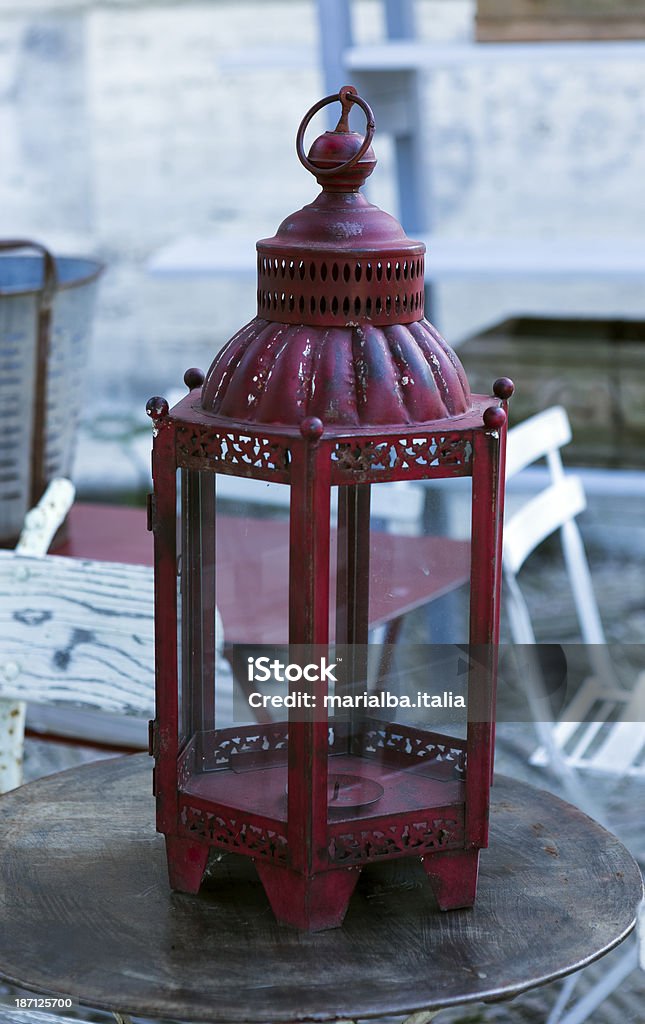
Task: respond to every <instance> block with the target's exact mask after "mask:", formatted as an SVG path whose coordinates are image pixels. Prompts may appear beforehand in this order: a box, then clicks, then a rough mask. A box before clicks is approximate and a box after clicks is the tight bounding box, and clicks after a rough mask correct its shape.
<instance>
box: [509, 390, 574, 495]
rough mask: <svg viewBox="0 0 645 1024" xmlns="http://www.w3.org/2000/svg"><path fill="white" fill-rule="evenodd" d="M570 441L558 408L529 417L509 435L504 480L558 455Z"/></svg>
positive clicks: (555, 406)
mask: <svg viewBox="0 0 645 1024" xmlns="http://www.w3.org/2000/svg"><path fill="white" fill-rule="evenodd" d="M570 440H571V426H570V424H569V419H568V417H567V414H566V412H565V411H564V409H563V408H562V406H561V405H554V406H553V407H552V408H551V409H545V410H544V412H540V413H538V414H537V415H536V416H531V418H530V419H528V420H525V421H524V422H523V423H519V424H518V425H517V426H516V427H513V429H512V430H510V431H509V433H508V446H507V449H506V479H507V480H510V478H511V477H513V476H515V475H516V474H517V473H520V472H521V471H522V470H523V469H526V467H527V466H530V465H531V463H533V462H537V461H538V459H541V458H544V457H545V456H546V455H548V454H549V453H550V452H557V451H558V450H559V449H560V448H562V447H563V446H564V445H565V444H568V443H569V441H570Z"/></svg>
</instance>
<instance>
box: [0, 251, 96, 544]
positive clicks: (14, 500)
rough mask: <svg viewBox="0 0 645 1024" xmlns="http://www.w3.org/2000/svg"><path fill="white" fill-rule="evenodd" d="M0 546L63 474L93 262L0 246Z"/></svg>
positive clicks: (84, 348)
mask: <svg viewBox="0 0 645 1024" xmlns="http://www.w3.org/2000/svg"><path fill="white" fill-rule="evenodd" d="M20 249H32V250H35V251H36V253H37V255H26V254H24V253H14V254H13V255H0V544H1V545H5V546H6V545H9V544H12V543H13V542H15V540H16V539H17V537H18V535H19V533H20V530H21V528H22V522H23V519H24V517H25V514H26V512H27V511H28V509H29V508H30V507H31V506H32V505H34V504H36V502H37V501H38V500H39V499H40V497H41V495H42V493H43V491H44V490H45V487H46V486H47V484H48V483H49V481H50V480H52V479H53V478H54V477H56V476H69V475H70V472H71V468H72V460H73V457H74V447H75V442H76V433H77V427H78V420H79V415H80V410H81V396H82V393H83V385H84V383H85V381H84V371H85V365H86V362H87V352H88V347H89V338H90V327H91V322H92V315H93V311H94V300H95V297H96V285H97V280H98V277H99V275H100V273H101V271H102V270H103V266H102V264H101V263H98V262H97V261H96V260H91V259H86V258H84V257H79V258H76V257H71V256H57V257H54V256H53V255H52V254H51V252H49V250H48V249H46V248H45V246H43V245H40V244H39V243H37V242H30V241H24V240H21V239H17V240H11V241H0V252H8V251H10V250H20Z"/></svg>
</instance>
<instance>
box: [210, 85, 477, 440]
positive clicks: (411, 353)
mask: <svg viewBox="0 0 645 1024" xmlns="http://www.w3.org/2000/svg"><path fill="white" fill-rule="evenodd" d="M334 99H339V100H340V102H341V105H342V110H343V112H342V115H341V118H340V120H339V122H338V125H337V127H336V129H335V130H334V131H333V132H325V134H324V135H323V136H321V137H320V138H319V139H317V140H316V141H315V142H314V143H313V145H312V147H311V149H310V151H309V155H308V156H305V155H304V149H303V141H304V131H305V128H306V126H307V124H308V122H309V120H310V117H311V115H312V113H314V112H315V111H316V110H318V109H319V108H320V107H321V106H323V105H324V104H326V103H328V102H329V101H330V100H334ZM354 103H357V104H359V106H361V107H362V109H363V111H364V113H365V114H366V117H367V133H366V135H365V138H363V137H362V136H359V135H357V134H356V133H354V132H351V131H350V130H349V113H350V110H351V107H352V104H354ZM373 130H374V122H373V116H372V113H371V110H370V108H369V106H368V105H367V104H366V103H365V101H364V100H362V99H361V98H360V97H359V96H357V95H356V91H355V90H354V89H353V88H352V87H351V86H346V87H344V88H343V89H341V90H340V93H339V94H338V96H336V97H333V96H332V97H326V98H325V99H324V100H321V101H320V102H319V103H318V104H316V105H315V107H313V108H312V110H311V111H310V112H309V113H308V114H307V115H305V118H304V119H303V122H302V124H301V125H300V128H299V130H298V138H297V147H296V148H297V151H298V156H299V158H300V160H301V162H302V163H303V164H304V166H305V167H307V169H308V170H309V171H311V172H312V174H314V175H315V176H316V177H317V179H318V181H319V183H320V184H321V185H322V187H323V191H322V192H321V194H320V195H319V196H318V197H317V199H316V200H315V201H314V202H313V203H311V204H310V205H308V206H305V207H304V209H302V210H300V211H298V212H296V213H294V214H291V215H290V216H289V217H287V218H286V219H285V220H284V221H283V222H282V224H281V225H280V228H279V229H278V231H277V233H276V235H275V236H273V237H272V238H265V239H262V240H261V241H259V242H258V245H257V250H258V315H257V317H256V318H255V319H254V320H252V321H251V322H250V323H249V324H247V325H246V327H243V328H242V329H241V330H240V331H239V332H238V333H237V334H236V335H235V336H234V337H233V338H232V339H231V341H230V342H229V343H228V345H226V347H225V348H224V349H223V350H222V352H221V353H220V354H219V355H218V356H217V357H216V359H215V361H214V362H213V364H212V366H211V368H210V370H209V371H208V374H207V377H206V380H205V382H204V386H203V389H202V408H203V410H204V411H205V412H207V413H211V414H214V415H217V416H218V417H224V418H228V419H231V420H235V421H238V422H248V423H263V424H282V425H285V426H290V427H291V426H292V427H299V426H300V424H301V423H302V421H303V420H304V419H305V418H307V417H316V418H318V419H319V420H321V421H322V423H323V424H324V425H325V426H346V427H361V428H364V427H370V426H394V427H396V426H403V425H409V424H415V423H416V424H421V423H428V422H433V421H437V420H442V419H449V418H451V417H455V416H461V415H463V414H464V413H466V412H467V411H468V410H469V408H470V406H471V397H470V388H469V387H468V381H467V380H466V376H465V374H464V371H463V369H462V367H461V364H460V362H459V360H458V359H457V357H456V356H455V354H454V352H453V351H452V349H450V348H449V346H448V345H447V344H446V342H445V341H444V340H443V338H441V336H440V335H439V334H438V333H437V331H436V330H435V328H434V327H433V326H432V325H431V324H430V323H428V321H427V320H425V319H424V317H423V303H424V268H423V256H424V252H425V246H424V245H423V243H422V242H415V241H413V240H412V239H410V238H408V237H407V236H406V234H405V232H404V231H403V228H402V227H401V225H400V224H399V223H398V221H397V220H395V218H393V217H391V216H390V215H389V214H387V213H384V212H383V211H382V210H379V209H378V208H377V207H375V206H372V205H371V204H370V203H368V202H367V200H366V199H365V198H364V196H362V195H361V194H360V192H359V189H360V187H361V185H362V184H363V182H364V181H365V179H366V178H367V177H368V175H369V174H371V173H372V170H373V169H374V166H375V163H376V159H375V157H374V153H373V151H372V148H371V145H370V142H371V138H372V134H373Z"/></svg>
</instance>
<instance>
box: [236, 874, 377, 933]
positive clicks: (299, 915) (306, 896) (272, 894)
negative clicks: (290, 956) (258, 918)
mask: <svg viewBox="0 0 645 1024" xmlns="http://www.w3.org/2000/svg"><path fill="white" fill-rule="evenodd" d="M255 866H256V868H257V871H258V875H259V876H260V881H261V882H262V885H263V886H264V891H265V893H266V896H267V899H268V901H269V903H270V904H271V909H272V911H273V913H274V914H275V916H276V919H277V920H278V921H280V922H282V924H289V925H292V927H294V928H300V929H302V930H304V931H308V932H320V931H323V930H324V929H326V928H339V927H340V925H341V924H342V923H343V918H344V917H345V913H346V912H347V906H348V904H349V900H350V897H351V895H352V893H353V891H354V888H355V886H356V883H357V881H358V876H359V875H360V873H361V869H360V867H352V868H341V869H340V870H338V871H324V872H322V873H321V874H318V875H309V876H307V875H301V874H300V873H299V872H298V871H292V870H290V869H289V868H283V867H276V865H275V864H267V863H266V862H263V861H256V864H255Z"/></svg>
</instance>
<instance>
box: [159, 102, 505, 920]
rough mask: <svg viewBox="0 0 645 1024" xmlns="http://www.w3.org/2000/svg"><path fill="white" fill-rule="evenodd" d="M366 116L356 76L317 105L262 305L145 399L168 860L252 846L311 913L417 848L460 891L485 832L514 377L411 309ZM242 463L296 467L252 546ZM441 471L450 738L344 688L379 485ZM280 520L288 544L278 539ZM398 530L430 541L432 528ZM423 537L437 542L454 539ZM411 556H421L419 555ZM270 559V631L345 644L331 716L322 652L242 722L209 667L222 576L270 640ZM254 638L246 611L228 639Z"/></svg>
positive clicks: (193, 864) (360, 661) (356, 659)
mask: <svg viewBox="0 0 645 1024" xmlns="http://www.w3.org/2000/svg"><path fill="white" fill-rule="evenodd" d="M334 100H340V102H341V104H342V116H341V118H340V121H339V123H338V126H337V127H336V129H335V130H334V131H333V132H325V133H324V135H322V136H321V137H320V138H318V139H317V140H316V141H315V142H314V143H313V145H312V147H311V149H310V151H309V155H308V156H305V154H304V149H303V137H304V131H305V128H306V126H307V124H308V123H309V120H310V119H311V117H312V115H313V114H314V113H315V112H316V111H317V110H318V109H320V108H321V107H322V106H323V105H324V104H327V103H330V102H332V101H334ZM354 104H356V105H358V106H359V107H360V108H362V110H363V112H364V113H365V115H366V117H367V132H366V135H365V137H364V138H363V137H362V136H361V135H359V134H356V133H354V132H352V131H350V129H349V125H348V117H349V112H350V109H351V107H352V106H353V105H354ZM373 132H374V121H373V117H372V113H371V110H370V108H369V107H368V105H367V104H366V103H365V101H364V100H362V99H361V98H360V97H359V96H357V95H356V92H355V90H354V89H353V88H352V87H346V88H344V89H342V90H341V91H340V93H339V94H338V96H330V97H327V98H326V99H324V100H321V101H320V102H319V103H318V104H316V106H315V107H313V108H312V110H311V111H310V112H309V114H308V115H307V116H306V118H305V120H304V121H303V123H302V125H301V127H300V130H299V133H298V140H297V149H298V155H299V158H300V160H301V162H302V163H303V164H304V166H305V167H307V168H308V169H309V170H310V171H311V172H312V173H313V174H314V175H315V176H316V178H317V180H318V181H319V183H320V184H321V185H322V192H321V194H320V195H319V196H318V198H317V199H316V200H315V201H314V202H313V203H312V204H311V205H310V206H306V207H305V208H304V209H303V210H300V211H299V212H297V213H294V214H292V215H291V216H290V217H288V218H287V219H286V220H285V221H284V222H283V224H282V225H281V226H280V228H279V230H278V233H277V234H276V236H275V237H274V238H270V239H264V240H263V241H261V242H259V243H258V246H257V252H258V260H257V265H258V315H257V317H256V318H255V319H253V320H252V321H251V322H250V323H249V324H247V325H246V326H245V327H243V328H242V329H241V330H240V331H239V332H238V333H237V334H236V335H235V336H234V337H233V338H232V339H231V341H230V342H229V343H228V344H227V345H226V346H225V348H224V349H223V350H222V351H221V352H220V353H219V354H218V355H217V357H216V358H215V360H214V362H213V364H212V366H211V368H210V370H209V371H208V373H207V375H206V378H205V380H204V379H203V375H202V374H201V373H200V372H199V371H196V370H190V371H187V374H186V378H185V380H186V384H187V386H188V388H189V392H190V393H189V394H188V395H187V397H186V398H185V399H184V400H183V401H181V402H180V403H179V404H178V405H177V406H176V407H175V408H174V409H173V410H172V411H171V412H169V410H168V405H167V403H166V402H165V401H164V400H163V399H159V398H155V399H151V400H150V402H149V403H148V412H149V414H150V416H151V417H152V419H153V421H154V453H153V475H154V498H153V500H152V503H151V527H152V529H153V530H154V535H155V595H156V608H155V617H156V674H157V717H156V720H155V722H154V723H152V729H151V753H153V754H154V757H155V762H156V764H155V781H154V792H155V795H156V798H157V827H158V829H159V831H160V832H162V833H164V834H165V837H166V845H167V853H168V867H169V874H170V883H171V886H172V887H173V888H174V889H176V890H179V891H183V892H197V891H198V889H199V887H200V884H201V880H202V876H203V873H204V870H205V867H206V862H207V859H208V855H209V852H210V851H211V850H212V849H215V850H218V851H228V852H232V853H236V854H243V855H246V856H248V857H251V858H252V859H253V860H254V861H255V864H256V867H257V871H258V873H259V876H260V879H261V881H262V883H263V885H264V888H265V891H266V894H267V897H268V899H269V901H270V903H271V906H272V908H273V911H274V913H275V915H276V917H277V918H278V920H280V921H283V922H287V923H289V924H292V925H295V926H297V927H299V928H304V929H309V930H316V929H322V928H329V927H333V926H336V925H339V924H340V923H341V922H342V920H343V917H344V914H345V911H346V909H347V905H348V902H349V900H350V897H351V895H352V891H353V889H354V887H355V884H356V881H357V878H358V876H359V874H360V871H361V869H362V867H363V866H364V865H366V864H368V863H371V862H374V861H377V862H378V861H383V860H389V859H391V858H395V857H406V856H408V857H410V856H414V857H416V858H420V859H421V861H422V863H423V867H424V868H425V871H426V873H427V875H428V877H429V879H430V882H431V884H432V885H433V888H434V891H435V895H436V898H437V901H438V904H439V906H440V907H441V908H442V909H450V908H454V907H464V906H470V905H472V903H473V901H474V899H475V892H476V883H477V866H478V858H479V851H480V849H481V848H483V847H485V846H486V843H487V830H488V828H487V819H488V807H489V787H490V781H491V772H492V762H493V744H494V694H495V675H496V644H497V640H498V624H499V592H500V541H501V524H502V506H503V445H504V436H505V425H506V411H505V400H506V399H507V398H508V397H509V396H510V394H511V393H512V384H511V383H510V381H508V380H506V379H504V378H502V379H501V380H500V381H497V382H496V384H495V388H494V391H495V396H496V397H494V398H490V397H482V396H476V395H471V393H470V389H469V387H468V382H467V380H466V377H465V375H464V372H463V370H462V367H461V365H460V363H459V361H458V359H457V358H456V356H455V354H454V353H453V352H452V350H451V349H450V348H449V347H448V345H447V344H446V342H445V341H443V339H442V338H441V337H440V336H439V334H438V333H437V331H436V330H435V328H434V327H432V325H431V324H430V323H428V321H426V320H425V319H424V318H423V309H424V266H423V265H424V251H425V247H424V246H423V245H422V244H421V243H419V242H413V241H411V240H410V239H408V238H407V237H406V236H405V234H404V233H403V230H402V228H401V226H400V225H399V224H398V222H397V221H396V220H395V219H394V218H393V217H391V216H389V215H388V214H386V213H384V212H382V211H381V210H379V209H377V208H376V207H374V206H372V205H370V204H369V203H368V202H367V201H366V199H365V198H364V196H363V195H362V194H361V193H360V191H359V189H360V186H361V185H362V184H363V183H364V181H365V179H366V178H367V177H368V175H370V174H371V173H372V171H373V169H374V166H375V162H376V161H375V158H374V154H373V151H372V148H371V139H372V135H373ZM231 477H237V478H240V480H241V481H242V482H245V481H247V482H248V483H249V484H253V482H256V481H265V482H267V483H270V484H273V485H280V486H281V488H282V490H283V491H284V490H285V489H287V488H288V494H289V500H288V509H289V525H288V532H287V527H286V526H285V525H284V524H281V523H280V524H276V523H275V522H274V521H273V520H271V519H267V520H264V521H263V523H262V524H261V530H260V542H259V544H260V546H259V548H258V547H257V544H258V541H257V540H256V541H255V544H256V547H255V548H252V545H251V542H250V540H248V537H247V536H246V535H244V536H243V538H242V542H241V543H239V545H237V544H236V541H235V539H234V537H233V539H231V537H232V536H233V535H226V536H224V534H222V533H221V531H220V533H218V520H219V517H220V515H221V510H220V507H219V506H216V500H215V498H216V489H217V486H218V483H220V482H221V481H222V480H224V481H226V480H228V481H229V483H230V479H231ZM446 478H450V480H451V481H454V480H457V481H458V480H463V479H464V478H470V479H471V485H472V530H471V538H470V547H469V551H470V562H469V565H470V569H469V577H470V614H469V638H467V639H469V641H470V644H471V657H470V659H469V668H468V691H467V696H468V723H467V728H466V730H465V732H464V735H463V736H462V737H461V738H459V737H455V736H454V735H444V734H443V733H441V732H439V731H437V728H436V726H435V727H432V716H431V713H430V712H428V711H427V710H424V711H423V713H422V715H420V716H417V717H418V718H419V717H420V718H421V719H422V721H421V722H419V721H418V720H417V721H415V722H414V723H413V724H411V723H410V721H409V718H406V716H405V715H403V716H400V717H399V718H398V719H397V718H396V717H395V716H393V718H392V720H389V719H388V717H387V712H386V713H385V715H382V714H381V715H379V716H375V715H371V712H370V710H369V708H365V707H363V708H361V707H356V706H353V705H352V704H351V701H352V700H353V697H352V694H355V693H356V692H357V688H358V689H362V690H365V678H366V677H365V671H366V660H367V658H366V651H367V650H368V648H367V647H366V646H365V645H367V643H368V629H369V626H370V623H373V622H374V621H376V620H378V619H379V615H377V614H375V613H373V608H374V607H375V603H376V604H377V603H378V601H379V600H380V599H381V597H382V595H380V594H379V587H380V585H381V582H382V572H381V570H379V572H380V573H381V575H379V573H377V572H376V569H375V568H374V567H375V565H376V562H375V561H374V559H373V556H374V538H375V537H376V538H377V541H378V538H379V537H380V538H381V542H382V543H383V544H384V548H383V550H386V549H387V550H388V551H389V550H390V548H388V547H387V544H390V545H391V544H393V543H394V541H393V540H392V538H389V539H388V538H386V537H384V535H381V534H378V532H376V533H375V531H374V523H373V517H372V521H371V520H370V502H371V498H372V497H373V498H378V496H379V495H380V494H381V493H382V492H381V490H380V489H381V488H386V487H388V485H391V484H392V482H394V481H420V480H423V481H436V480H441V479H444V480H445V479H446ZM255 486H257V483H256V484H255ZM178 497H179V513H178V512H177V506H178ZM178 519H179V529H178V528H177V520H178ZM229 519H230V517H229ZM238 522H248V520H238ZM256 526H257V523H256ZM279 530H282V533H283V536H284V541H285V542H284V545H283V549H282V550H283V553H284V562H283V564H282V565H280V564H277V563H275V564H274V563H273V562H271V558H274V557H275V551H277V550H278V548H276V546H275V545H276V544H278V541H279V537H278V532H279ZM249 536H250V535H249ZM256 537H257V531H256ZM276 537H278V540H276ZM386 540H387V544H386V543H385V542H386ZM371 541H372V543H371ZM408 542H409V543H408V548H406V550H413V551H415V552H416V551H418V559H419V560H421V559H422V556H423V550H424V549H423V548H422V546H421V541H419V542H417V541H415V540H414V539H411V538H408ZM401 543H402V542H401ZM263 545H264V546H263ZM410 545H416V546H415V547H414V548H413V549H410ZM278 547H279V544H278ZM433 550H436V551H437V552H438V553H439V554H441V553H442V552H443V553H444V558H445V557H446V556H445V551H446V550H448V551H449V550H450V549H447V548H446V545H445V544H441V545H439V546H437V545H435V548H434V549H433ZM460 550H461V549H460ZM251 551H252V552H253V553H252V555H251V554H249V552H251ZM287 553H288V557H287ZM377 554H378V552H377ZM265 556H266V557H265ZM251 557H252V562H251V566H250V570H249V564H248V563H249V558H251ZM379 557H381V561H383V558H384V557H385V556H383V555H382V554H380V555H379ZM370 558H372V559H373V560H372V565H370ZM287 562H288V564H287ZM238 563H239V564H238ZM240 565H242V567H244V565H245V566H246V569H245V572H246V575H244V572H242V569H240V568H239V566H240ZM413 568H414V567H413ZM411 571H412V569H411V570H410V572H411ZM424 572H426V574H427V576H428V577H429V578H430V579H432V576H433V567H432V566H429V567H428V568H426V569H424ZM280 574H282V577H281V578H283V580H284V602H285V616H284V630H283V632H282V634H281V635H280V637H278V636H277V634H275V631H274V635H271V636H270V637H269V639H271V640H272V641H275V640H277V641H278V642H282V643H284V644H285V645H288V647H287V650H288V652H289V658H290V659H292V660H294V659H295V662H296V663H299V664H301V665H302V659H303V658H305V661H306V660H307V658H310V659H311V660H312V663H316V661H317V660H318V661H319V657H318V656H319V654H320V652H321V651H323V652H327V651H328V645H329V644H330V643H331V642H333V643H334V644H336V645H348V646H347V647H346V648H345V650H346V651H347V652H349V653H348V654H347V655H346V658H345V664H344V666H343V671H342V678H340V679H338V680H337V681H336V682H335V684H334V687H333V688H334V694H335V695H336V696H344V697H348V696H349V698H350V699H349V705H348V706H350V707H353V710H351V711H350V712H349V713H348V714H345V715H344V716H342V715H340V714H337V713H336V710H335V709H328V708H326V707H323V699H324V698H325V696H328V694H329V690H328V679H329V673H327V674H326V673H325V671H324V668H325V665H324V664H323V671H322V672H318V673H317V675H318V676H322V677H323V678H316V679H312V680H311V681H309V682H305V681H303V680H302V679H301V680H300V681H298V682H292V683H291V692H292V693H296V691H298V692H300V693H301V694H302V693H304V692H308V693H309V694H310V695H311V697H312V699H315V700H316V701H317V705H316V709H315V710H314V709H312V708H311V707H309V708H307V707H304V708H303V707H302V706H301V707H299V708H290V709H289V710H288V714H287V713H286V712H285V713H284V714H283V715H282V717H281V719H280V720H278V721H275V720H270V721H263V722H260V723H258V722H251V723H250V724H249V723H248V722H247V724H237V725H236V724H231V716H230V713H229V712H225V713H224V715H222V714H221V708H222V707H223V706H224V704H225V698H226V696H227V694H224V695H223V694H222V692H221V688H222V686H227V685H229V683H228V682H226V680H225V681H224V682H221V681H220V680H219V679H218V665H219V662H218V656H217V651H218V635H217V622H218V611H217V608H218V606H220V609H221V610H222V615H223V618H224V634H225V639H227V637H226V633H227V615H228V616H229V624H228V628H230V630H232V631H233V632H234V633H235V630H236V629H238V627H236V626H234V625H233V624H232V620H231V617H230V613H229V612H226V614H225V610H224V607H223V605H225V603H226V601H228V600H230V593H231V592H232V591H233V590H235V592H236V599H237V600H238V608H240V607H241V609H242V614H243V613H244V609H245V608H248V623H246V625H248V638H249V639H254V638H257V637H258V636H259V637H260V639H263V640H266V639H267V637H266V636H265V635H264V634H263V632H262V624H263V622H268V621H269V620H270V619H271V616H272V615H275V611H276V609H275V607H274V606H275V605H278V604H279V603H280V600H279V599H278V598H277V597H276V598H275V599H273V600H268V601H266V602H265V603H264V605H262V602H261V601H259V600H258V594H257V591H258V590H259V589H260V586H261V578H269V577H271V579H274V580H277V579H278V577H280ZM178 575H179V585H178ZM287 579H288V590H287V582H286V581H287ZM406 579H407V576H406V573H404V574H403V575H402V583H403V585H405V583H406ZM334 580H335V585H334ZM276 586H277V584H276ZM386 589H387V588H386ZM399 589H400V588H399ZM395 590H396V588H395V587H390V590H389V591H388V594H387V595H386V596H387V597H388V599H390V598H392V594H394V591H395ZM227 595H228V597H227ZM234 596H235V595H234ZM394 596H395V597H396V595H394ZM225 599H226V600H225ZM287 601H288V618H287V615H286V603H287ZM263 617H264V618H263ZM385 617H387V616H386V615H385V614H383V615H381V618H382V619H383V618H385ZM330 623H331V624H330ZM238 625H239V624H238ZM254 631H255V632H254ZM269 632H270V631H269ZM238 633H239V629H238ZM245 637H246V634H245V633H244V630H242V632H241V634H240V635H237V634H236V635H235V636H234V637H233V640H234V641H236V642H237V641H239V640H240V639H242V640H244V638H245ZM228 639H229V640H230V639H231V638H230V636H229V637H228ZM472 645H474V646H475V647H476V648H477V652H478V653H477V655H476V656H473V653H472ZM336 650H338V648H336ZM296 674H297V673H296ZM310 674H311V673H310ZM314 675H316V673H314ZM332 676H333V673H332ZM218 687H219V688H220V689H219V690H218ZM377 689H378V688H377ZM376 692H377V690H375V689H374V688H373V689H372V693H376ZM248 710H249V708H248V706H247V711H248ZM262 713H263V712H262ZM429 723H430V724H429Z"/></svg>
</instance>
